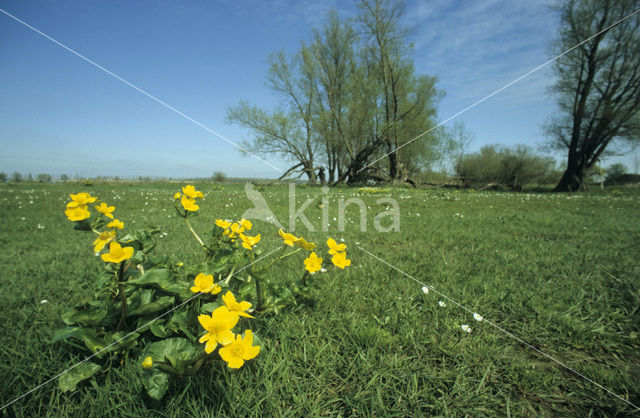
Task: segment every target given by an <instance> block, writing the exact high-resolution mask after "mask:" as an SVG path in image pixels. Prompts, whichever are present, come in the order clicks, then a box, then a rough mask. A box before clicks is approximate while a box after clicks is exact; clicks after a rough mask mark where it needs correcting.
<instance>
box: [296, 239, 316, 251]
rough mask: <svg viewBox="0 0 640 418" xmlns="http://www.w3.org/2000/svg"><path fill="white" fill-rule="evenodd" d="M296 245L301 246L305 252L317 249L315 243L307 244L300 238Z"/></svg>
mask: <svg viewBox="0 0 640 418" xmlns="http://www.w3.org/2000/svg"><path fill="white" fill-rule="evenodd" d="M295 244H296V245H299V246H300V247H302V248H304V249H305V250H309V251H311V250H313V249H314V248H316V244H314V243H313V242H307V241H306V240H305V239H304V238H302V237H300V238H299V239H298V240H297V241H295Z"/></svg>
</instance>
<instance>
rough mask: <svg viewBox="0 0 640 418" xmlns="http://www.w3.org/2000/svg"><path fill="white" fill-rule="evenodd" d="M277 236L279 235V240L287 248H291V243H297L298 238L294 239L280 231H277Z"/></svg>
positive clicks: (292, 236)
mask: <svg viewBox="0 0 640 418" xmlns="http://www.w3.org/2000/svg"><path fill="white" fill-rule="evenodd" d="M278 234H280V238H282V239H283V240H284V243H285V245H288V246H289V247H293V243H294V242H296V241H298V238H296V236H295V235H293V234H290V233H288V232H284V231H283V230H282V229H280V230H278Z"/></svg>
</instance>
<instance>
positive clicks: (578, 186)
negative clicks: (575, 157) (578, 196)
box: [553, 163, 586, 192]
mask: <svg viewBox="0 0 640 418" xmlns="http://www.w3.org/2000/svg"><path fill="white" fill-rule="evenodd" d="M584 174H585V169H584V167H581V166H580V165H579V164H575V163H572V164H569V165H567V169H566V170H565V172H564V174H563V175H562V178H561V179H560V182H558V185H557V186H556V188H555V189H553V191H554V192H575V191H578V190H584V189H586V183H585V175H584Z"/></svg>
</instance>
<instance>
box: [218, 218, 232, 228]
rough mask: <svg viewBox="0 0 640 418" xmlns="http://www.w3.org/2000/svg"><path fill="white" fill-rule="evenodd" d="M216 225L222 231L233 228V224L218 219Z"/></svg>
mask: <svg viewBox="0 0 640 418" xmlns="http://www.w3.org/2000/svg"><path fill="white" fill-rule="evenodd" d="M216 225H217V226H219V227H220V228H222V229H227V228H229V227H230V226H231V222H229V221H225V220H224V219H216Z"/></svg>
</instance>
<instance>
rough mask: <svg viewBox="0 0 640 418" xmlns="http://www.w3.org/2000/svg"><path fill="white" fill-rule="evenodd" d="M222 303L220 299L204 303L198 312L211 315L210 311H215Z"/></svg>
mask: <svg viewBox="0 0 640 418" xmlns="http://www.w3.org/2000/svg"><path fill="white" fill-rule="evenodd" d="M222 305H223V303H222V302H220V300H216V301H215V302H209V303H205V304H204V305H202V306H201V307H200V313H202V314H207V315H211V312H213V311H215V310H216V309H218V308H219V307H220V306H222Z"/></svg>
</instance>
